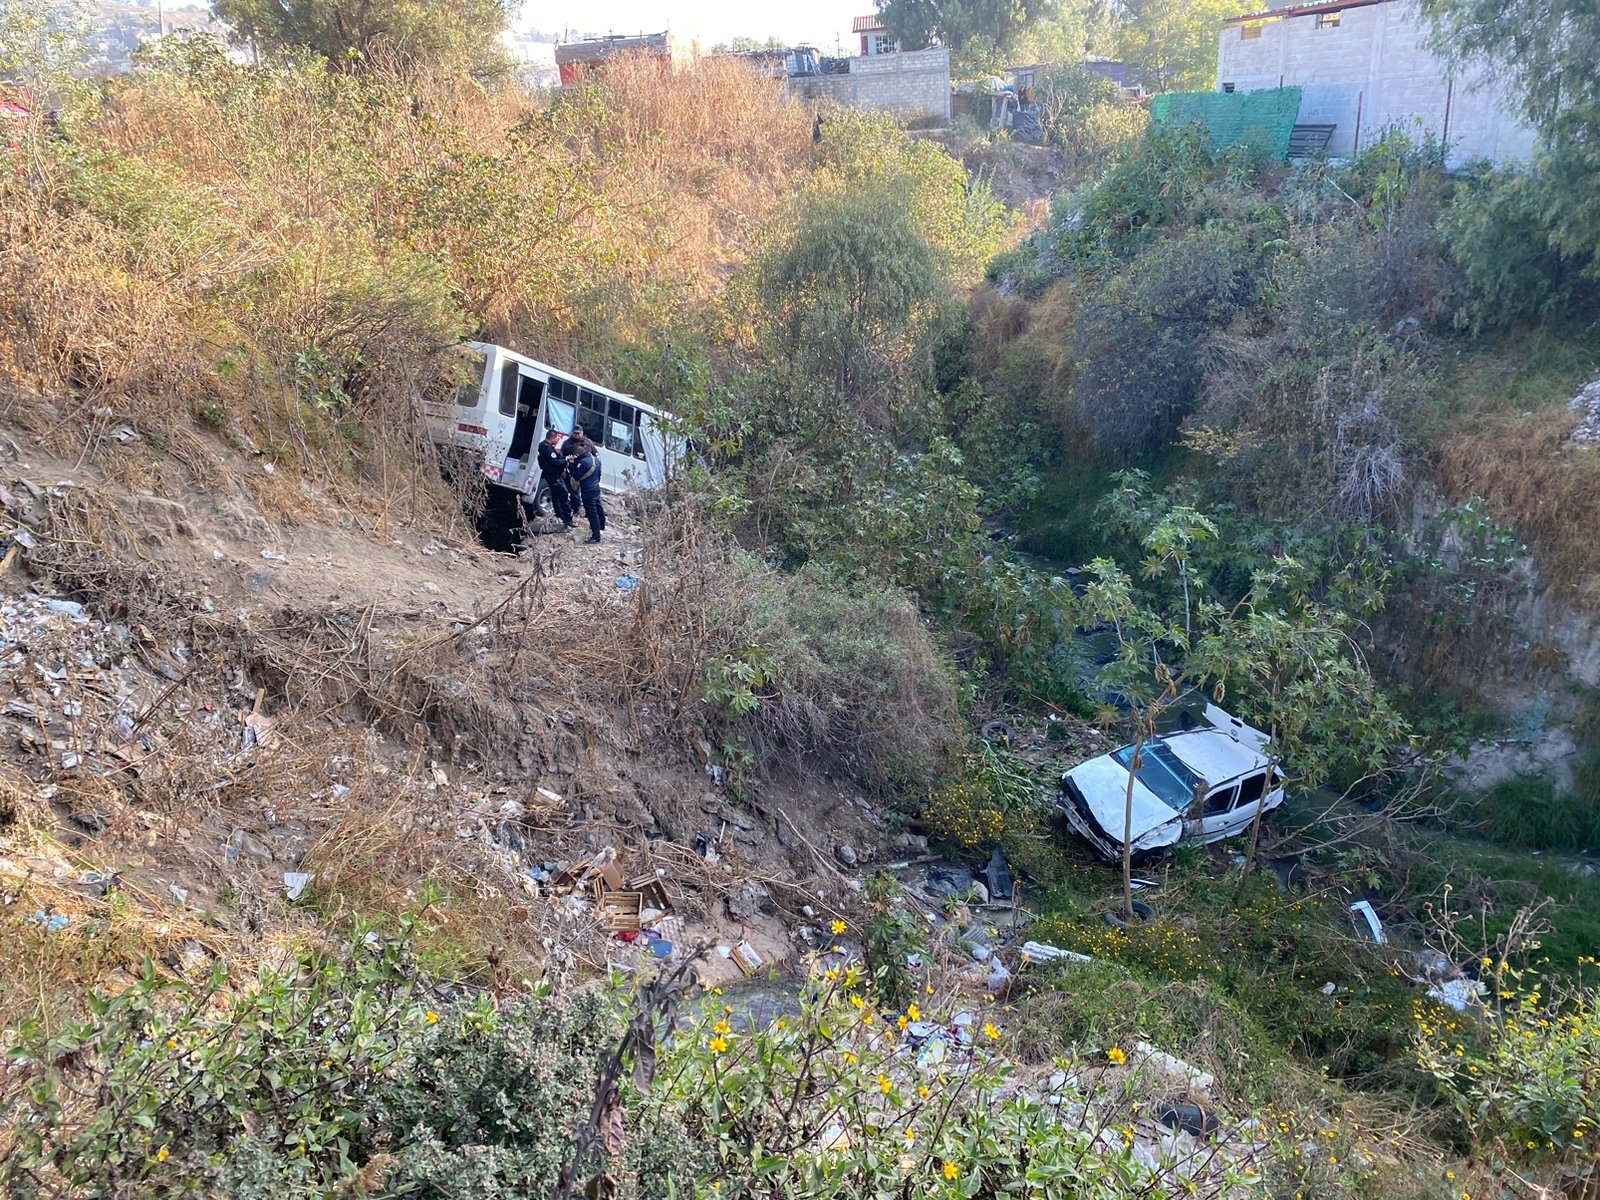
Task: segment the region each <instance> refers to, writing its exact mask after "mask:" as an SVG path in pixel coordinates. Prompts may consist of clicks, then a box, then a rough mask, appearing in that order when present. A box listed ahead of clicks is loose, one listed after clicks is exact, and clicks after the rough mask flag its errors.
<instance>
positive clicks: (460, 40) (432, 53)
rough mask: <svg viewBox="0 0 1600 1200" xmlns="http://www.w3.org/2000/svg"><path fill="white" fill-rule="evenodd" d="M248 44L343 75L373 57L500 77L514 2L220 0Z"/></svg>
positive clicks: (221, 10)
mask: <svg viewBox="0 0 1600 1200" xmlns="http://www.w3.org/2000/svg"><path fill="white" fill-rule="evenodd" d="M213 8H214V9H215V11H216V13H217V15H218V16H219V17H221V18H222V19H223V20H224V21H227V22H228V23H229V24H230V25H232V26H233V28H234V31H235V35H236V36H237V37H238V38H239V39H240V40H242V41H245V42H249V43H253V44H254V45H255V46H256V47H257V48H258V49H259V50H261V51H262V52H264V53H267V54H271V55H293V54H296V53H299V52H301V51H305V50H310V51H312V52H313V53H315V54H319V55H321V56H322V57H323V58H326V59H327V60H328V61H329V62H331V63H333V64H335V65H336V66H339V67H341V68H348V69H352V70H354V69H360V68H362V67H364V66H367V65H370V64H371V63H372V62H373V60H374V56H375V55H376V56H382V55H393V56H396V57H398V59H399V60H401V61H403V62H409V63H415V64H418V65H423V64H439V65H447V66H453V67H465V68H468V69H470V70H473V71H474V72H490V73H492V72H494V71H496V70H497V69H498V68H500V67H501V66H503V62H504V60H503V56H502V55H501V52H500V50H499V44H498V41H497V39H498V38H499V35H500V33H501V32H502V31H503V30H504V29H505V27H506V21H507V18H508V16H509V14H510V11H511V5H510V4H509V0H433V2H430V3H422V2H421V0H217V2H216V4H215V5H213Z"/></svg>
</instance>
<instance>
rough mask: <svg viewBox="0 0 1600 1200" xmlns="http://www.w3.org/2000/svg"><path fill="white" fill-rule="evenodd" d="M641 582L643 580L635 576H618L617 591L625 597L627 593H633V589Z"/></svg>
mask: <svg viewBox="0 0 1600 1200" xmlns="http://www.w3.org/2000/svg"><path fill="white" fill-rule="evenodd" d="M643 582H644V580H643V579H641V578H639V576H637V575H618V576H617V591H619V592H621V593H622V594H623V595H624V596H626V595H627V594H628V593H629V592H631V591H633V589H634V588H636V587H638V586H639V585H640V584H641V583H643Z"/></svg>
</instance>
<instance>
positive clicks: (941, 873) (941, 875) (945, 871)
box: [926, 866, 977, 900]
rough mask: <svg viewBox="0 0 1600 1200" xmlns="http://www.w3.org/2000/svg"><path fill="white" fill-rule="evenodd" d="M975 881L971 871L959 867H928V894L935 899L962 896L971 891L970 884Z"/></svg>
mask: <svg viewBox="0 0 1600 1200" xmlns="http://www.w3.org/2000/svg"><path fill="white" fill-rule="evenodd" d="M976 882H977V879H976V878H975V877H974V876H973V874H972V872H971V871H967V870H964V869H963V868H961V867H937V866H935V867H929V868H928V882H927V884H926V887H927V891H928V894H929V895H930V896H932V897H933V898H934V899H935V900H943V899H947V898H950V897H963V896H966V895H967V894H968V893H969V892H971V891H972V885H973V884H974V883H976Z"/></svg>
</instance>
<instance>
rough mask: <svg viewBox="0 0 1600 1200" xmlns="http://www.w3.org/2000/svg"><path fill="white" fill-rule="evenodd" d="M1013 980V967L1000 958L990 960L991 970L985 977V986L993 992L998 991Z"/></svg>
mask: <svg viewBox="0 0 1600 1200" xmlns="http://www.w3.org/2000/svg"><path fill="white" fill-rule="evenodd" d="M1010 982H1011V968H1010V967H1008V966H1006V964H1005V963H1003V962H1001V961H1000V960H999V959H998V958H991V959H990V960H989V972H988V974H986V975H985V976H984V977H983V986H984V987H986V988H988V989H989V990H990V991H991V992H998V991H999V990H1000V989H1001V988H1003V987H1005V986H1006V984H1008V983H1010Z"/></svg>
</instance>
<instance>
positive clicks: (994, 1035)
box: [983, 1021, 1000, 1042]
mask: <svg viewBox="0 0 1600 1200" xmlns="http://www.w3.org/2000/svg"><path fill="white" fill-rule="evenodd" d="M983 1036H984V1037H986V1038H988V1039H989V1040H990V1041H991V1042H996V1041H999V1040H1000V1031H999V1030H998V1029H996V1028H995V1027H994V1022H993V1021H986V1022H984V1026H983Z"/></svg>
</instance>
